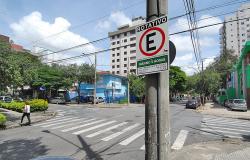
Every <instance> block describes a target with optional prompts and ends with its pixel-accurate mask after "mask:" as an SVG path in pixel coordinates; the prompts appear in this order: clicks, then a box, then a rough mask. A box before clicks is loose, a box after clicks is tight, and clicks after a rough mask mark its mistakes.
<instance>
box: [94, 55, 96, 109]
mask: <svg viewBox="0 0 250 160" xmlns="http://www.w3.org/2000/svg"><path fill="white" fill-rule="evenodd" d="M96 66H97V59H96V53H95V80H94V105H95V104H96Z"/></svg>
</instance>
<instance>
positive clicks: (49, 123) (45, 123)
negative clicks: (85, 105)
mask: <svg viewBox="0 0 250 160" xmlns="http://www.w3.org/2000/svg"><path fill="white" fill-rule="evenodd" d="M70 119H75V118H73V117H71V118H64V119H59V120H55V121H49V122H45V123H40V124H36V125H34V126H42V125H46V124H51V123H55V122H61V121H65V120H70Z"/></svg>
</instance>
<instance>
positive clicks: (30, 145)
mask: <svg viewBox="0 0 250 160" xmlns="http://www.w3.org/2000/svg"><path fill="white" fill-rule="evenodd" d="M48 150H49V149H48V148H46V146H45V145H42V143H41V138H36V139H32V140H26V139H14V140H7V141H3V142H0V159H2V160H25V159H32V158H36V157H38V156H43V155H46V154H47V151H48Z"/></svg>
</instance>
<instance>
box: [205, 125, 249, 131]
mask: <svg viewBox="0 0 250 160" xmlns="http://www.w3.org/2000/svg"><path fill="white" fill-rule="evenodd" d="M201 127H203V128H218V129H225V130H232V131H239V132H247V133H250V131H249V130H243V129H235V128H224V127H219V126H217V125H201Z"/></svg>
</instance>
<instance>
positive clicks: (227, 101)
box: [224, 99, 233, 108]
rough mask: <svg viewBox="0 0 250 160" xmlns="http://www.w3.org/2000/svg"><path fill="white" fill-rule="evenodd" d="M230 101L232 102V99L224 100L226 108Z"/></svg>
mask: <svg viewBox="0 0 250 160" xmlns="http://www.w3.org/2000/svg"><path fill="white" fill-rule="evenodd" d="M230 103H233V100H232V99H227V100H225V102H224V106H225V107H227V108H229V105H230Z"/></svg>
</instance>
